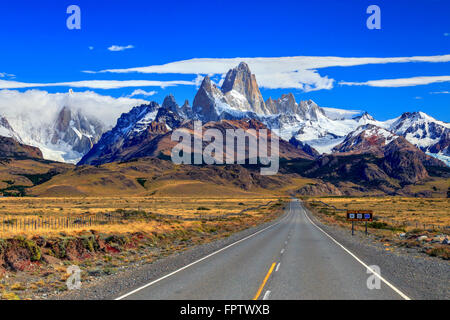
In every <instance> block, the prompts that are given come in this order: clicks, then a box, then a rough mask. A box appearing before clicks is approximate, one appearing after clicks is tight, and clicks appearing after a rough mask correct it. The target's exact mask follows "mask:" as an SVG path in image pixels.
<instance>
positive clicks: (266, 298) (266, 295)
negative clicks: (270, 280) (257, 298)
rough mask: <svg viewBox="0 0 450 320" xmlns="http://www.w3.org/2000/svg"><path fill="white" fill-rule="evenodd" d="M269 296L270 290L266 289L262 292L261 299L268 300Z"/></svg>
mask: <svg viewBox="0 0 450 320" xmlns="http://www.w3.org/2000/svg"><path fill="white" fill-rule="evenodd" d="M269 296H270V290H267V291H266V293H265V294H264V297H263V300H269Z"/></svg>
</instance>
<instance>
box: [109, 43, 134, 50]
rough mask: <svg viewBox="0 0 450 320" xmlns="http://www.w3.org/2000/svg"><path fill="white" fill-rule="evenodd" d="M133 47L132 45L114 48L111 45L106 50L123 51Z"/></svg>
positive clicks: (114, 46)
mask: <svg viewBox="0 0 450 320" xmlns="http://www.w3.org/2000/svg"><path fill="white" fill-rule="evenodd" d="M133 48H134V46H133V45H131V44H130V45H128V46H116V45H112V46H111V47H109V48H108V50H109V51H124V50H127V49H133Z"/></svg>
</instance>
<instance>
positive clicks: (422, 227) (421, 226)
mask: <svg viewBox="0 0 450 320" xmlns="http://www.w3.org/2000/svg"><path fill="white" fill-rule="evenodd" d="M311 203H320V204H322V205H325V206H327V207H328V208H331V209H333V210H335V211H339V212H347V209H340V208H336V207H335V206H333V205H330V204H328V203H325V202H323V201H311ZM374 221H380V222H386V223H389V224H391V225H393V226H396V227H413V228H415V229H419V230H441V231H447V232H450V226H447V225H439V224H433V223H424V222H421V221H417V220H413V221H398V220H395V219H391V218H387V217H383V216H374Z"/></svg>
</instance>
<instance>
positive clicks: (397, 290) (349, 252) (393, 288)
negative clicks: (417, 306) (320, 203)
mask: <svg viewBox="0 0 450 320" xmlns="http://www.w3.org/2000/svg"><path fill="white" fill-rule="evenodd" d="M302 208H303V213H304V214H305V217H306V218H308V220H309V222H311V223H312V224H313V225H314V226H315V227H316V228H317V229H319V230H320V231H322V232H323V233H324V234H325V235H326V236H327V237H328V238H330V239H331V240H333V241H334V242H335V243H336V244H337V245H338V246H340V247H341V248H342V249H344V250H345V251H346V252H347V253H348V254H349V255H351V256H352V257H353V258H355V260H356V261H358V262H359V263H360V264H362V265H363V266H364V267H365V268H366V269H367V270H369V271H370V272H372V273H373V274H374V275H376V276H377V277H378V278H379V279H380V280H381V281H383V282H384V283H385V284H387V285H388V286H389V287H390V288H391V289H392V290H394V291H395V292H396V293H398V294H399V295H400V296H401V297H402V298H403V299H405V300H411V298H410V297H408V296H407V295H406V294H404V293H403V292H401V291H400V290H399V289H397V288H396V287H395V286H394V285H393V284H391V283H390V282H389V281H387V280H386V279H385V278H383V277H382V276H381V275H380V274H378V273H377V272H375V270H373V269H372V268H370V267H369V266H368V265H367V264H365V263H364V262H363V261H362V260H361V259H359V258H358V257H357V256H355V255H354V254H353V253H352V252H351V251H350V250H348V249H347V248H346V247H344V246H343V245H342V244H340V243H339V242H338V241H336V240H335V239H334V238H333V237H332V236H330V235H329V234H328V233H326V232H325V231H323V230H322V228H321V227H319V226H318V225H316V224H315V223H314V222H313V221H312V220H311V219H310V218H309V217H308V215H307V214H306V208H305V207H303V205H302Z"/></svg>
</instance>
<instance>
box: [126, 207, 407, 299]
mask: <svg viewBox="0 0 450 320" xmlns="http://www.w3.org/2000/svg"><path fill="white" fill-rule="evenodd" d="M287 210H288V212H287V214H286V215H285V216H284V218H282V219H281V220H280V221H279V222H277V223H276V224H274V225H271V226H269V227H267V228H265V229H262V230H260V231H258V232H256V233H254V234H252V235H250V236H248V237H246V238H243V239H241V240H239V241H237V242H235V243H232V244H230V245H228V246H226V247H224V248H222V249H220V250H218V251H216V252H213V253H211V254H209V255H207V256H205V257H203V258H201V259H200V260H197V261H194V262H192V263H190V264H188V265H186V266H184V267H182V268H181V269H178V270H175V271H173V272H171V273H169V274H167V275H165V276H164V277H162V278H159V279H156V280H153V281H151V282H149V283H147V284H145V285H143V286H141V287H139V288H136V289H135V290H133V291H130V292H128V293H126V294H124V295H122V296H121V297H119V298H118V299H134V300H139V299H183V300H184V299H188V300H197V299H199V300H208V299H218V300H222V299H223V300H239V299H259V300H261V299H277V300H280V299H289V300H295V299H408V296H407V295H406V294H405V293H404V292H402V291H400V290H399V289H398V288H397V287H395V286H394V285H392V284H391V283H390V282H389V279H388V275H387V276H386V275H384V274H383V275H382V276H381V275H379V274H378V273H377V274H374V273H373V271H375V272H377V270H376V269H375V268H373V267H371V266H369V267H370V268H371V270H369V271H368V268H367V267H368V265H367V264H366V263H365V262H364V261H362V260H360V259H359V258H358V253H357V252H351V251H349V250H348V249H347V248H345V247H344V246H343V245H342V244H340V243H339V242H337V241H336V240H335V239H334V238H332V237H331V236H330V235H329V234H327V233H326V232H325V231H324V230H322V229H321V228H320V227H319V226H317V225H316V224H314V222H313V221H312V220H311V219H310V213H308V212H307V211H306V209H305V208H304V207H303V206H302V203H301V202H300V201H299V200H293V201H292V202H291V203H290V205H289V206H288V208H287ZM380 267H381V268H382V266H380ZM368 279H369V283H370V284H372V286H373V285H375V286H376V285H377V283H379V284H380V286H379V289H376V288H375V289H369V288H368V285H367V283H368Z"/></svg>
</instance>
